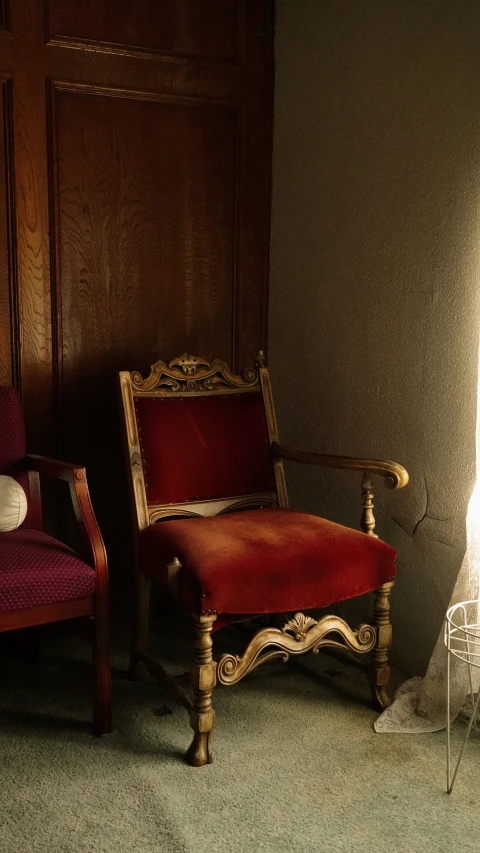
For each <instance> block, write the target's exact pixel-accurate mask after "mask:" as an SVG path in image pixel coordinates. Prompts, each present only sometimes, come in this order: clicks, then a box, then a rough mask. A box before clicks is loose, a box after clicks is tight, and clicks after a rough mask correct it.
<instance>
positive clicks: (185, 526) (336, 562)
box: [140, 507, 396, 615]
mask: <svg viewBox="0 0 480 853" xmlns="http://www.w3.org/2000/svg"><path fill="white" fill-rule="evenodd" d="M395 556H396V555H395V551H394V549H393V548H391V547H390V545H387V544H386V543H385V542H382V541H381V540H380V539H375V538H374V537H373V536H366V535H365V534H364V533H360V532H359V531H356V530H351V529H350V528H348V527H342V526H341V525H339V524H334V523H333V522H332V521H327V520H326V519H324V518H318V517H317V516H314V515H309V514H308V513H306V512H301V511H299V510H291V509H284V508H279V507H275V508H273V509H257V510H248V511H246V512H238V513H232V514H230V515H220V516H215V517H213V518H192V519H186V520H185V519H181V520H174V521H162V522H159V523H158V524H154V525H152V526H150V527H149V528H147V529H146V530H144V531H143V532H142V533H141V534H140V566H141V569H142V571H143V572H145V573H146V574H148V575H150V576H151V577H153V578H155V579H156V580H158V581H160V582H162V581H164V580H165V564H166V563H167V562H169V561H170V560H172V559H173V557H178V559H179V560H180V562H181V563H182V566H183V569H182V570H181V571H180V575H179V581H180V599H181V601H182V603H183V604H184V606H185V607H187V608H189V609H192V610H194V611H197V612H198V611H199V610H209V609H212V610H216V611H217V613H219V614H232V615H234V614H240V613H241V614H259V613H278V612H282V611H288V610H296V609H299V610H308V609H310V608H314V607H324V606H326V605H328V604H332V603H333V602H335V601H342V600H345V599H347V598H353V597H354V596H357V595H362V594H363V593H365V592H370V591H371V590H374V589H377V588H378V587H379V586H381V585H382V584H383V583H385V582H386V581H387V580H389V579H390V578H393V577H394V575H395Z"/></svg>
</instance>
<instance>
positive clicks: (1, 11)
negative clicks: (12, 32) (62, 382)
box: [0, 0, 10, 30]
mask: <svg viewBox="0 0 480 853" xmlns="http://www.w3.org/2000/svg"><path fill="white" fill-rule="evenodd" d="M9 26H10V22H9V6H8V0H0V29H1V30H8V29H9Z"/></svg>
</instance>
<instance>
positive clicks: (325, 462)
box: [272, 441, 408, 489]
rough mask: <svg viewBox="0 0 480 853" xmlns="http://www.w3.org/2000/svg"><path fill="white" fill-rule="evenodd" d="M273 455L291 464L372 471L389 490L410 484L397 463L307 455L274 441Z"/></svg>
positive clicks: (406, 475)
mask: <svg viewBox="0 0 480 853" xmlns="http://www.w3.org/2000/svg"><path fill="white" fill-rule="evenodd" d="M272 453H273V455H274V457H276V458H277V459H286V460H288V461H289V462H302V463H306V464H308V465H321V466H323V467H324V468H344V469H347V470H351V471H363V472H367V471H371V472H372V473H373V474H379V475H380V477H384V478H385V485H386V486H387V488H389V489H403V487H404V486H406V485H407V483H408V473H407V471H406V470H405V468H403V466H402V465H399V464H398V463H397V462H388V461H384V460H380V459H355V458H354V457H350V456H326V455H324V454H322V453H307V452H305V451H304V450H296V449H295V448H294V447H287V446H286V445H284V444H279V443H278V442H276V441H274V442H273V443H272Z"/></svg>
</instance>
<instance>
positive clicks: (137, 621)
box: [128, 572, 152, 681]
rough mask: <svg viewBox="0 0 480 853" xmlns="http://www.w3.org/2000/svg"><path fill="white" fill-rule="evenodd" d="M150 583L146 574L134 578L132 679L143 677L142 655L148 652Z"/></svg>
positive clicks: (129, 674) (144, 672)
mask: <svg viewBox="0 0 480 853" xmlns="http://www.w3.org/2000/svg"><path fill="white" fill-rule="evenodd" d="M151 587H152V583H151V580H150V578H149V577H147V575H144V574H143V573H142V572H138V573H137V575H136V579H135V613H134V616H133V631H132V650H131V655H130V667H129V671H128V676H129V678H131V679H132V680H133V681H141V679H142V678H144V677H145V674H146V668H145V664H144V662H143V660H141V656H142V655H146V654H147V652H148V627H149V621H150V591H151Z"/></svg>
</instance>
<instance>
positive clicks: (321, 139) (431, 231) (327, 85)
mask: <svg viewBox="0 0 480 853" xmlns="http://www.w3.org/2000/svg"><path fill="white" fill-rule="evenodd" d="M479 40H480V7H479V5H478V3H477V2H476V0H457V2H456V3H455V4H452V3H450V2H449V0H435V2H433V3H429V4H417V3H405V2H401V0H389V2H386V3H385V2H384V0H374V2H372V3H369V4H360V3H358V2H357V0H345V2H343V3H342V4H341V5H339V4H338V3H335V2H334V0H327V2H324V3H321V4H318V3H317V2H316V0H296V2H295V3H293V2H291V0H279V2H278V5H277V22H276V75H277V76H276V111H275V140H274V200H273V219H272V280H271V301H270V305H271V314H270V367H271V371H272V375H273V381H274V387H275V389H276V399H277V408H278V416H279V424H280V429H281V435H282V440H283V441H285V442H288V443H294V444H296V445H297V446H300V447H302V448H304V449H312V450H319V451H323V452H327V453H343V454H349V455H365V456H374V457H380V458H391V459H395V460H397V461H399V462H401V463H402V464H403V465H405V467H406V468H407V469H408V471H409V473H410V476H411V482H410V486H409V487H408V488H407V489H405V490H404V492H402V493H399V494H397V493H394V494H390V493H388V494H384V490H383V485H382V483H381V482H378V484H377V486H376V492H377V495H378V500H377V518H378V530H377V532H378V533H379V534H380V535H381V536H382V537H383V538H385V539H387V540H388V541H389V542H391V543H392V544H393V545H394V547H396V548H397V550H398V554H399V557H398V570H399V576H398V582H397V585H396V589H395V591H394V595H393V597H392V605H393V621H394V626H395V640H394V649H393V659H394V660H396V662H397V664H399V665H400V666H402V667H403V668H404V669H405V670H406V671H407V672H421V671H422V670H423V669H424V667H425V665H426V663H427V661H428V657H429V655H430V652H431V649H432V648H433V645H434V642H435V640H436V637H437V634H438V631H439V629H440V626H441V622H442V619H443V615H444V612H445V609H446V607H447V604H448V601H449V598H450V593H451V590H452V588H453V584H454V581H455V578H456V575H457V572H458V570H459V567H460V564H461V560H462V557H463V552H464V548H465V516H466V509H467V504H468V499H469V497H470V493H471V490H472V487H473V481H474V468H475V401H476V379H477V348H478V327H479V319H480V310H479V297H478V278H479V274H480V258H479V249H478V247H479V246H480V134H479V132H478V115H479V114H480V89H479V87H478V80H479V79H480V54H479V52H478V43H479ZM289 473H290V472H289ZM289 482H290V492H291V496H292V498H294V499H295V503H296V504H299V505H301V506H304V507H305V508H307V509H309V510H312V511H315V512H319V513H321V514H324V515H326V516H328V517H330V518H334V519H336V520H338V521H340V522H343V523H347V524H351V525H352V526H358V517H359V514H360V501H359V497H358V494H359V483H357V482H356V481H355V480H353V479H351V478H349V477H345V475H344V474H343V473H341V472H339V473H332V472H325V473H323V472H322V473H321V472H318V471H315V472H307V471H303V470H302V471H296V472H295V473H293V471H292V472H291V476H290V481H289ZM292 502H293V501H292Z"/></svg>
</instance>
